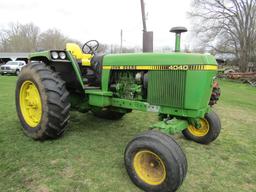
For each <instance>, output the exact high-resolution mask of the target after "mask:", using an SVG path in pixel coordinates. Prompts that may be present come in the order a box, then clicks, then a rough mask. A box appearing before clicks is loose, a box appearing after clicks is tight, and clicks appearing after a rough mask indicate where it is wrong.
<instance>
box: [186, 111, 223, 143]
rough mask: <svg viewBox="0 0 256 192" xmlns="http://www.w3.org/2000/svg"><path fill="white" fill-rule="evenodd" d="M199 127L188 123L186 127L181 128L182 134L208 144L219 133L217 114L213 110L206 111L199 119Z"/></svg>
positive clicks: (219, 126) (219, 125)
mask: <svg viewBox="0 0 256 192" xmlns="http://www.w3.org/2000/svg"><path fill="white" fill-rule="evenodd" d="M200 124H201V127H200V128H196V127H194V126H193V125H189V126H188V128H187V129H185V130H183V131H182V133H183V135H184V136H185V137H186V138H187V139H189V140H193V141H195V142H197V143H201V144H209V143H211V142H212V141H214V140H215V139H217V137H218V136H219V134H220V130H221V123H220V119H219V117H218V115H217V114H216V113H214V112H213V111H211V112H209V113H207V114H206V115H205V116H204V118H202V119H200Z"/></svg>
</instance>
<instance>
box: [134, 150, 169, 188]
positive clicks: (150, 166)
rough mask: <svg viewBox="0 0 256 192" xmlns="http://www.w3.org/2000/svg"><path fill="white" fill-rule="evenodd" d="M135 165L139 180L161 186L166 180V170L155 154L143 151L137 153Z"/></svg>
mask: <svg viewBox="0 0 256 192" xmlns="http://www.w3.org/2000/svg"><path fill="white" fill-rule="evenodd" d="M133 165H134V169H135V172H136V174H137V175H138V176H139V178H140V179H141V180H142V181H144V182H145V183H147V184H149V185H160V184H161V183H163V182H164V180H165V178H166V168H165V165H164V163H163V161H162V159H161V158H160V157H159V156H158V155H157V154H155V153H153V152H151V151H148V150H143V151H139V152H138V153H136V155H135V156H134V159H133Z"/></svg>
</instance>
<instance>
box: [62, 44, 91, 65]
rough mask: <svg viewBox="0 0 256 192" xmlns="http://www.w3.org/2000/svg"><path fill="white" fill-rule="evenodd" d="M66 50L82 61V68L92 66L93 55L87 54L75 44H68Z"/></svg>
mask: <svg viewBox="0 0 256 192" xmlns="http://www.w3.org/2000/svg"><path fill="white" fill-rule="evenodd" d="M66 50H67V51H70V52H71V54H72V55H73V56H74V57H75V58H76V59H77V60H81V65H82V66H91V58H92V57H93V55H91V54H85V53H83V52H82V50H81V48H80V47H79V46H78V45H77V44H75V43H67V44H66Z"/></svg>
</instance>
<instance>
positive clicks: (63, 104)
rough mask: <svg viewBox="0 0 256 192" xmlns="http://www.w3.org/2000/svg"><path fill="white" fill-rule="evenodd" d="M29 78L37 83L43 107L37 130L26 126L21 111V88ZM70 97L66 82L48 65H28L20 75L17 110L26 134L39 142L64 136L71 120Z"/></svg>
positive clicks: (17, 89) (17, 90)
mask: <svg viewBox="0 0 256 192" xmlns="http://www.w3.org/2000/svg"><path fill="white" fill-rule="evenodd" d="M27 78H28V79H30V80H32V81H34V82H35V83H36V85H37V87H38V89H39V92H40V96H41V101H42V105H43V114H42V119H41V122H40V124H39V125H38V126H37V127H36V128H33V129H35V130H33V129H32V128H30V127H29V126H28V125H27V124H26V122H25V121H24V119H23V117H22V114H21V111H20V109H19V99H18V98H19V90H20V86H21V84H22V83H23V82H24V81H25V80H26V79H27ZM68 97H69V93H68V91H67V90H66V87H65V82H64V81H63V80H62V79H61V78H60V77H59V76H58V75H57V74H56V73H55V72H53V71H52V70H51V69H50V68H49V67H48V66H47V65H45V64H44V63H42V62H36V63H33V64H28V65H26V66H25V67H24V68H23V70H22V71H21V73H20V75H19V79H18V81H17V87H16V108H17V112H18V116H19V118H20V120H21V123H22V124H23V127H24V131H25V133H26V134H27V135H28V136H30V137H32V138H34V139H38V140H45V139H49V138H51V139H54V138H58V137H59V136H60V135H62V134H63V132H64V130H65V129H66V127H67V124H68V121H69V118H70V115H69V109H70V107H71V104H70V102H69V98H68Z"/></svg>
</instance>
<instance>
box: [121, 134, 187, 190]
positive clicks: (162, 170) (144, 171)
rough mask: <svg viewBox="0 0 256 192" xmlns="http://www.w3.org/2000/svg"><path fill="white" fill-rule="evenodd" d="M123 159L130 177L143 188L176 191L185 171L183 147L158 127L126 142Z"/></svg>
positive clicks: (185, 161) (185, 162)
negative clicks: (156, 129)
mask: <svg viewBox="0 0 256 192" xmlns="http://www.w3.org/2000/svg"><path fill="white" fill-rule="evenodd" d="M124 159H125V167H126V170H127V172H128V175H129V176H130V178H131V180H132V181H133V183H134V184H135V185H137V186H138V187H139V188H141V189H143V190H144V191H151V192H159V191H161V192H172V191H176V190H177V189H178V188H179V186H180V185H181V184H182V182H183V180H184V178H185V176H186V173H187V160H186V156H185V154H184V153H183V151H182V149H181V148H180V146H179V145H178V144H177V143H176V142H175V140H174V139H172V138H171V137H170V136H169V135H166V134H164V133H161V132H159V131H148V132H146V133H144V134H141V135H139V136H137V137H135V138H134V139H133V140H132V141H131V142H130V143H129V144H128V145H127V147H126V150H125V157H124Z"/></svg>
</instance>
